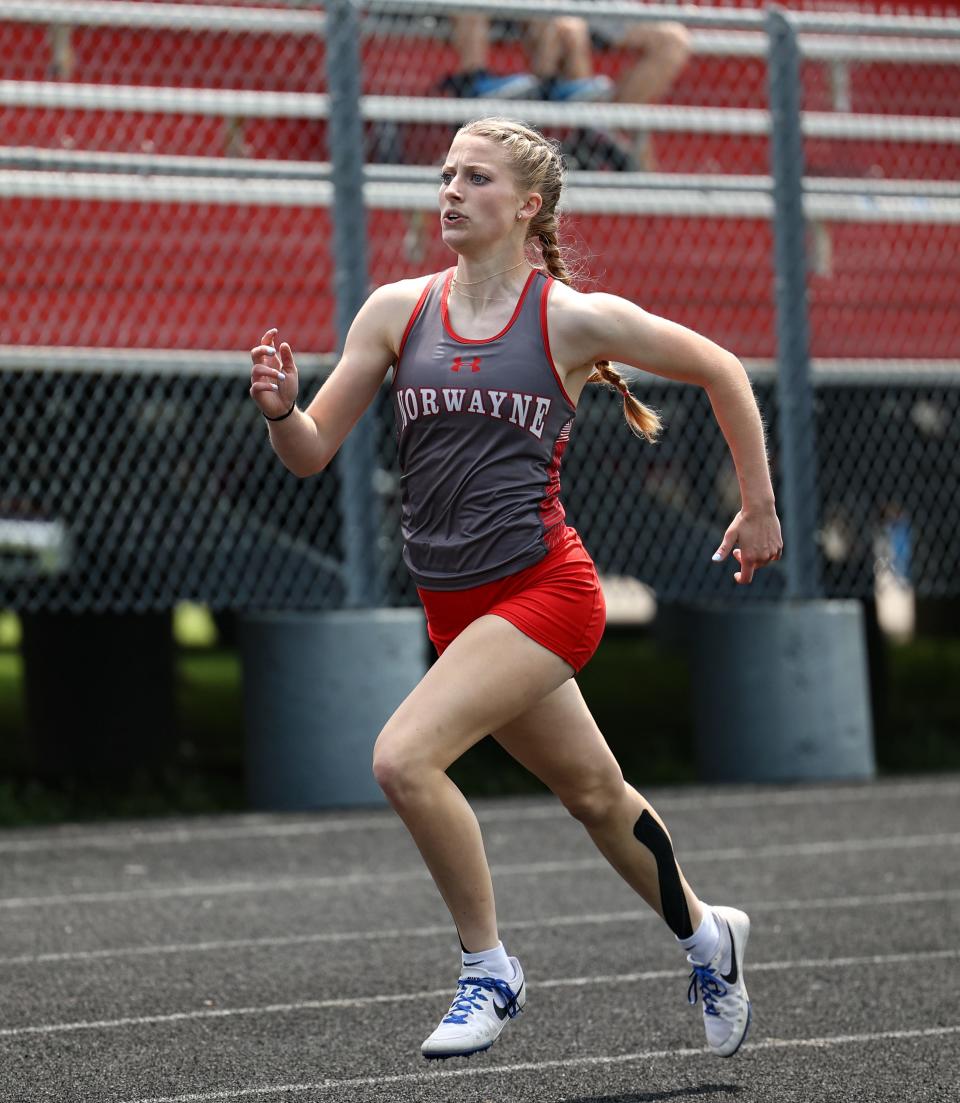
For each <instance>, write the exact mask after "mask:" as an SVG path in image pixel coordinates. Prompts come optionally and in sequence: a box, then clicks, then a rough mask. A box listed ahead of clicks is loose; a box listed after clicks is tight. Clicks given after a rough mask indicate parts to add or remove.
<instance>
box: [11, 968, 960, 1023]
mask: <svg viewBox="0 0 960 1103" xmlns="http://www.w3.org/2000/svg"><path fill="white" fill-rule="evenodd" d="M950 958H960V950H926V951H922V952H917V953H912V954H872V955H869V956H865V957H844V958H801V959H798V960H796V961H764V962H758V963H755V964H752V965H751V966H750V971H751V972H768V973H782V972H789V971H790V970H793V969H847V968H851V967H856V966H860V965H864V966H873V967H877V968H886V967H889V966H891V965H902V964H905V963H908V962H909V963H911V964H915V963H917V962H922V961H940V960H945V959H950ZM682 976H683V970H678V969H649V970H647V971H645V972H642V973H616V974H612V975H609V976H603V975H600V976H590V977H561V978H557V979H555V980H541V981H537V988H539V989H543V988H585V987H589V986H590V985H616V984H636V983H638V982H641V981H651V980H674V981H675V980H678V979H679V978H681V977H682ZM449 995H450V986H449V985H447V986H446V987H445V988H435V989H431V990H430V991H428V992H398V993H392V994H384V995H380V996H352V997H341V998H339V999H331V1000H298V1001H296V1002H295V1003H274V1004H265V1005H263V1006H259V1007H224V1008H213V1009H211V1008H204V1009H203V1010H202V1011H200V1010H197V1011H175V1012H172V1013H170V1014H166V1015H131V1016H126V1017H123V1018H119V1019H81V1020H79V1021H77V1022H70V1023H42V1024H37V1025H33V1026H11V1027H4V1028H3V1029H0V1038H19V1037H23V1036H24V1035H37V1034H66V1033H70V1032H72V1031H78V1030H114V1029H117V1028H118V1027H125V1026H157V1025H161V1024H168V1023H182V1022H194V1021H197V1020H202V1021H207V1020H211V1019H232V1018H237V1017H239V1016H245V1015H289V1014H292V1013H295V1012H300V1011H327V1010H331V1009H336V1010H343V1009H344V1008H348V1007H371V1006H373V1005H375V1004H388V1003H411V1002H419V1001H422V1000H434V999H442V998H443V997H444V996H447V997H449Z"/></svg>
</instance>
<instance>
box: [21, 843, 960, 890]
mask: <svg viewBox="0 0 960 1103" xmlns="http://www.w3.org/2000/svg"><path fill="white" fill-rule="evenodd" d="M957 845H960V833H956V834H939V835H897V836H893V837H890V838H871V839H825V840H822V841H821V842H813V843H772V844H771V845H769V846H759V847H753V848H751V847H745V846H735V847H727V848H725V849H723V850H692V851H689V852H686V853H681V854H680V860H681V864H682V865H683V866H688V865H690V864H692V863H694V862H729V861H742V860H748V861H755V860H757V859H759V858H787V857H804V856H809V857H813V856H819V855H823V854H857V853H862V852H865V851H871V850H913V849H916V848H922V847H941V846H946V847H950V846H957ZM606 868H608V865H607V862H606V861H605V860H604V859H602V858H578V859H564V860H562V861H554V862H523V863H519V864H516V865H495V866H491V873H492V874H493V875H494V876H495V877H515V876H522V877H531V876H542V875H544V874H551V873H565V874H569V873H576V872H578V871H587V870H594V869H606ZM425 880H427V881H428V880H430V875H429V873H428V872H427V870H426V869H425V868H423V867H418V868H414V869H406V870H393V871H384V872H380V873H343V874H332V875H329V876H321V877H279V878H276V879H273V880H271V879H269V878H261V879H259V880H256V881H199V882H195V883H193V884H188V885H166V886H162V887H157V888H140V889H116V890H112V891H108V892H67V893H54V894H51V895H48V896H8V897H3V898H0V909H3V908H7V909H9V908H34V907H46V906H49V905H51V904H54V905H59V904H115V903H119V902H125V901H134V900H167V899H172V898H174V897H193V896H203V897H206V896H233V895H242V894H253V895H255V894H264V893H276V892H303V891H304V890H305V889H335V888H347V887H349V886H352V885H379V884H388V883H389V884H395V883H397V882H402V881H425Z"/></svg>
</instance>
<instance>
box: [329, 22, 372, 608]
mask: <svg viewBox="0 0 960 1103" xmlns="http://www.w3.org/2000/svg"><path fill="white" fill-rule="evenodd" d="M326 66H327V85H328V90H329V95H330V129H329V135H330V160H331V163H332V178H333V191H334V207H333V219H332V221H333V269H334V271H333V276H334V286H335V288H336V299H337V312H336V321H337V348H338V351H342V350H343V345H344V341H345V340H346V336H347V330H348V329H349V328H350V323H351V322H352V321H353V318H354V315H355V314H356V313H357V311H358V310H359V309H360V307H361V306H362V305H363V303H364V300H365V299H366V297H367V289H368V288H367V279H368V277H367V220H366V211H365V208H364V203H363V123H362V120H361V118H360V93H361V88H360V76H361V65H360V24H359V17H358V15H357V8H356V4H355V3H354V0H329V2H328V4H327V50H326ZM375 418H376V409H375V407H371V409H369V410H367V412H366V413H365V414H364V415H363V417H362V418H361V419H360V421H359V422H358V423H357V424H356V425H355V426H354V428H353V431H352V432H351V433H350V435H349V436H348V437H347V439H346V440H345V441H344V443H343V446H342V447H341V449H340V455H339V463H340V503H341V510H342V516H343V533H342V549H343V567H344V580H345V583H346V594H345V599H346V600H345V604H346V606H347V607H348V608H353V609H356V608H364V607H366V608H369V607H371V606H375V605H379V604H381V599H382V594H381V593H380V589H381V587H380V585H379V578H378V572H377V569H376V551H377V540H378V537H379V533H380V526H379V523H378V520H377V511H378V507H379V502H378V499H377V497H376V494H375V493H374V489H373V475H374V471H375V470H376V467H377V456H376V443H375V441H376V425H375Z"/></svg>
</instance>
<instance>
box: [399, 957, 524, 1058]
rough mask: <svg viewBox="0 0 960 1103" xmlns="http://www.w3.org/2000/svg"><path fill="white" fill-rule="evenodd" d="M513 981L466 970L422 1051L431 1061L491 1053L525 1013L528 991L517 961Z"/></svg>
mask: <svg viewBox="0 0 960 1103" xmlns="http://www.w3.org/2000/svg"><path fill="white" fill-rule="evenodd" d="M510 962H511V964H512V965H513V968H514V976H513V980H511V981H510V982H509V984H508V983H507V981H505V980H500V979H499V978H498V977H490V976H477V975H476V971H474V973H470V972H469V970H466V969H465V970H464V971H463V972H462V973H461V974H460V980H459V981H458V982H457V994H456V996H454V999H453V1003H451V1004H450V1010H449V1011H448V1012H447V1013H446V1015H444V1017H443V1018H442V1019H441V1020H440V1025H439V1026H438V1027H437V1029H436V1030H435V1031H434V1032H433V1033H432V1034H431V1035H430V1037H429V1038H427V1040H426V1041H425V1042H424V1043H423V1045H422V1046H421V1047H420V1052H421V1053H422V1054H423V1056H424V1057H426V1058H427V1059H428V1060H436V1059H438V1058H439V1059H443V1058H447V1057H469V1056H471V1054H474V1053H480V1052H482V1051H483V1050H485V1049H489V1048H490V1047H491V1046H492V1045H493V1043H494V1042H495V1041H496V1040H497V1038H499V1037H500V1031H501V1030H503V1028H504V1027H505V1026H506V1025H507V1023H508V1022H509V1020H510V1019H514V1018H516V1017H517V1015H519V1014H520V1012H521V1011H522V1010H523V1005H524V1004H525V1003H526V1002H527V989H526V985H525V984H524V981H523V970H522V969H521V968H520V962H519V961H517V959H516V958H515V957H512V958H510Z"/></svg>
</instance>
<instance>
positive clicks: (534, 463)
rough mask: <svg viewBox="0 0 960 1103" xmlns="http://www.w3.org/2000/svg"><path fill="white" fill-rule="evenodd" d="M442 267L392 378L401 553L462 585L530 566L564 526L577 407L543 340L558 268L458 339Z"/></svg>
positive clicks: (431, 574)
mask: <svg viewBox="0 0 960 1103" xmlns="http://www.w3.org/2000/svg"><path fill="white" fill-rule="evenodd" d="M453 273H454V269H452V268H451V269H448V270H447V271H446V272H442V273H439V274H437V275H436V276H434V277H433V278H432V279H431V281H430V282H429V283H428V285H427V287H426V289H425V290H424V293H423V295H422V296H421V297H420V301H419V302H418V303H417V305H416V307H415V308H414V311H413V313H412V314H411V316H410V321H409V322H408V323H407V328H406V332H405V333H404V335H403V340H402V342H401V345H400V351H399V354H398V357H397V366H396V369H395V371H394V376H393V388H392V395H393V406H394V413H395V415H396V421H397V439H398V452H399V460H400V473H401V475H400V478H401V488H402V504H401V529H402V531H403V539H404V549H403V558H404V562H405V563H406V564H407V567H408V569H409V571H410V574H411V575H412V576H413V579H414V581H415V582H416V583H417V585H418V586H421V587H423V588H424V589H427V590H463V589H466V588H468V587H471V586H480V585H482V584H483V583H485V582H493V581H495V580H496V579H499V578H505V577H506V576H507V575H510V574H513V573H514V572H516V571H519V570H522V569H523V568H524V567H529V566H531V565H532V564H534V563H536V562H538V561H539V560H540V559H542V558H543V557H544V556H545V555H546V553H547V551H548V549H549V548H550V547H552V546H553V543H554V542H555V541H556V540H557V539H558V538H559V536H560V535H561V533H562V531H563V528H564V517H565V513H564V509H563V506H562V505H561V504H560V497H559V494H560V464H561V461H562V459H563V452H564V449H565V448H566V445H567V441H568V440H569V438H570V429H571V428H572V426H573V419H574V417H575V415H576V408H575V407H574V405H573V403H572V402H571V401H570V398H569V396H568V395H567V393H566V391H565V390H564V388H563V384H562V383H561V381H560V376H559V375H558V373H557V369H556V366H555V365H554V362H553V358H552V356H551V355H550V345H549V340H548V337H547V326H546V311H547V293H548V290H549V288H550V284H551V283H552V282H553V279H552V277H550V276H545V275H544V274H543V273H542V272H540V271H538V270H534V271H533V272H531V273H530V277H529V279H528V280H527V282H526V284H525V285H524V288H523V291H522V292H521V294H520V298H519V301H518V302H517V306H516V309H515V310H514V312H513V316H512V317H511V319H510V321H509V322H508V323H507V324H506V326H505V327H504V328H503V329H502V330H501V331H500V332H499V333H498V334H496V336H494V337H490V338H489V339H487V340H470V339H468V338H465V337H460V336H458V335H457V334H456V333H455V332H454V330H453V326H452V325H451V323H450V318H449V315H448V312H447V296H448V295H449V294H450V281H451V278H452V276H453Z"/></svg>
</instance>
